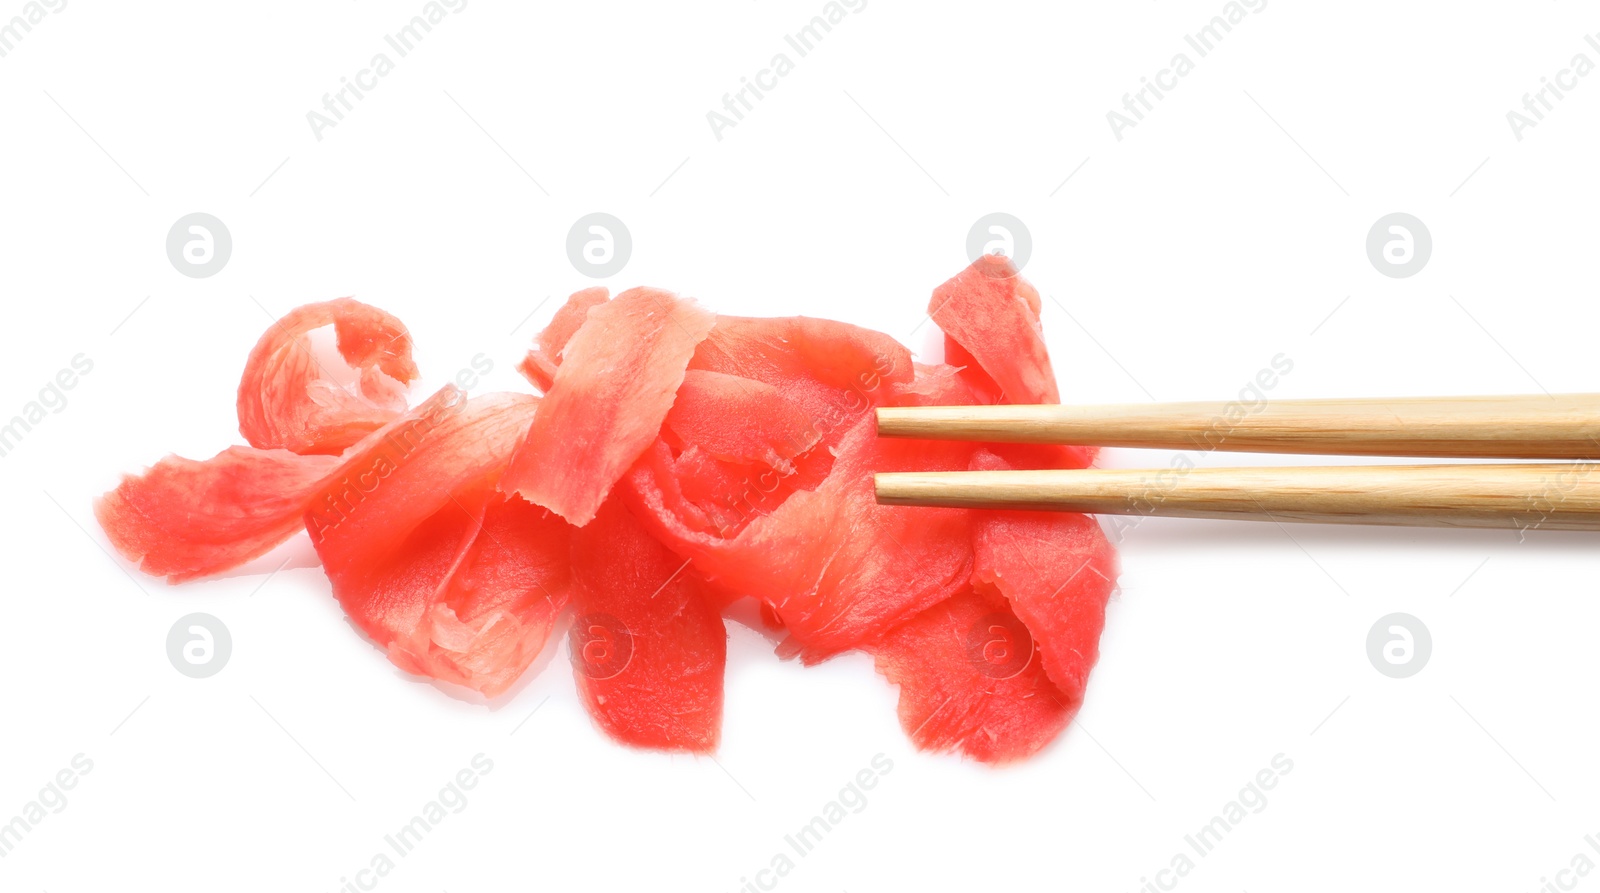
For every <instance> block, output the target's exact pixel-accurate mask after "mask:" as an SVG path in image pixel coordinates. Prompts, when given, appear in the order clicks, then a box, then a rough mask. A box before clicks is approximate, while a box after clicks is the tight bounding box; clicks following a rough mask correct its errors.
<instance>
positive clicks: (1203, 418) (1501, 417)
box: [878, 394, 1600, 459]
mask: <svg viewBox="0 0 1600 893" xmlns="http://www.w3.org/2000/svg"><path fill="white" fill-rule="evenodd" d="M878 433H879V434H880V435H882V436H884V437H916V438H925V439H931V440H979V441H995V442H1007V443H1064V444H1078V445H1082V446H1109V447H1151V448H1170V449H1180V450H1206V451H1210V450H1230V451H1240V452H1257V453H1320V454H1326V455H1348V456H1435V457H1451V458H1485V459H1597V458H1600V394H1570V395H1561V396H1554V397H1552V396H1547V395H1544V394H1538V395H1533V396H1525V397H1424V398H1416V397H1412V398H1403V399H1393V400H1273V401H1270V402H1265V401H1263V402H1255V403H1246V402H1239V401H1235V402H1233V403H1168V404H1144V405H1138V404H1133V405H1120V406H910V407H884V408H882V409H879V410H878Z"/></svg>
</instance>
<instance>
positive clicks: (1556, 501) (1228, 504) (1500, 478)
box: [877, 462, 1600, 530]
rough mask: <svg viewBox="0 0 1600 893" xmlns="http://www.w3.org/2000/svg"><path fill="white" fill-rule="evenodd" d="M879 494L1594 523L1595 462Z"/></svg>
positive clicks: (1059, 476) (910, 484)
mask: <svg viewBox="0 0 1600 893" xmlns="http://www.w3.org/2000/svg"><path fill="white" fill-rule="evenodd" d="M877 490H878V501H879V502H881V503H884V504H887V505H926V506H955V507H961V508H985V509H993V508H1005V509H1045V510H1053V511H1070V512H1091V513H1097V514H1115V515H1156V516H1163V517H1177V518H1231V519H1240V520H1262V521H1268V520H1270V521H1310V522H1317V523H1325V524H1328V523H1332V524H1390V525H1399V526H1407V527H1506V528H1515V529H1519V530H1530V529H1539V528H1543V529H1549V530H1600V465H1597V464H1591V463H1586V462H1569V463H1540V464H1535V463H1527V464H1499V465H1355V466H1335V467H1286V468H1195V469H1190V470H1188V471H1187V472H1184V471H1179V470H1175V469H1170V468H1168V469H1160V470H1149V469H1120V468H1118V469H1099V468H1090V469H1083V470H1070V471H1055V470H1046V471H956V472H910V473H895V474H880V475H877Z"/></svg>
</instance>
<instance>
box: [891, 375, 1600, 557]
mask: <svg viewBox="0 0 1600 893" xmlns="http://www.w3.org/2000/svg"><path fill="white" fill-rule="evenodd" d="M878 433H879V434H880V435H881V436H884V437H911V438H924V439H940V440H976V441H987V442H1008V443H1072V444H1079V445H1086V446H1116V447H1146V448H1170V449H1179V450H1204V451H1210V450H1229V451H1248V452H1283V453H1297V454H1324V455H1350V456H1405V457H1424V456H1429V457H1443V458H1456V459H1460V458H1493V459H1543V460H1550V459H1592V460H1600V395H1595V394H1577V395H1566V396H1556V397H1549V396H1545V395H1542V394H1541V395H1537V396H1526V397H1441V398H1406V399H1397V400H1298V401H1291V400H1280V401H1273V402H1271V403H1259V404H1255V405H1254V406H1249V405H1244V404H1240V403H1230V404H1223V403H1175V404H1155V405H1133V406H1102V407H1093V406H950V407H884V408H882V409H879V410H878ZM1597 472H1600V462H1553V463H1552V462H1540V463H1515V464H1510V463H1505V464H1485V465H1467V464H1458V465H1439V464H1434V465H1369V466H1362V465H1358V466H1334V467H1273V468H1189V469H1183V468H1163V469H1083V470H1066V471H1058V470H1040V471H973V472H929V473H922V472H911V473H897V474H880V475H877V478H876V484H877V493H878V501H879V502H882V503H885V504H890V505H932V506H959V507H965V508H1010V509H1044V510H1054V511H1074V512H1091V513H1099V514H1124V515H1158V516H1169V517H1185V518H1232V519H1249V520H1274V521H1309V522H1319V523H1345V524H1386V525H1403V526H1429V527H1504V528H1516V529H1521V530H1528V529H1534V528H1542V529H1553V530H1600V473H1597Z"/></svg>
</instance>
